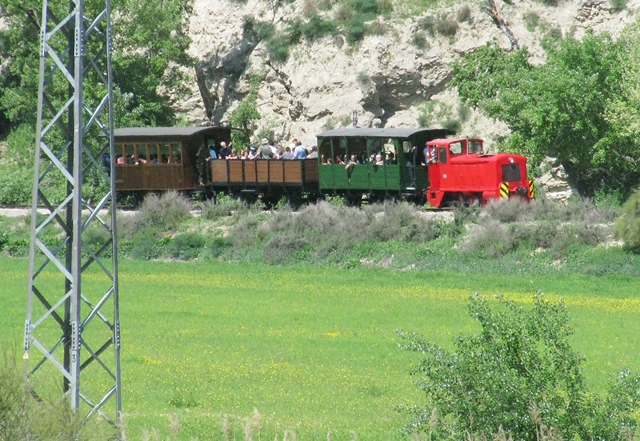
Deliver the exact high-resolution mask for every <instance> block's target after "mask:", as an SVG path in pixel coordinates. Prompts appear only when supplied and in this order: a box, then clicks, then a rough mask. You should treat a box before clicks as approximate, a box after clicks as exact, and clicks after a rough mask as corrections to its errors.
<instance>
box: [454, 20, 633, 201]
mask: <svg viewBox="0 0 640 441" xmlns="http://www.w3.org/2000/svg"><path fill="white" fill-rule="evenodd" d="M627 36H628V39H629V40H630V41H633V42H634V44H635V45H636V46H637V45H638V44H639V43H635V42H637V32H636V33H635V34H634V33H632V32H629V31H627ZM545 47H546V51H547V60H546V63H545V64H542V65H534V64H532V63H531V61H530V58H531V54H530V53H529V52H528V51H527V49H526V48H525V49H521V50H518V51H515V52H507V51H505V50H502V49H500V48H498V47H497V46H495V45H488V46H485V47H482V48H480V49H478V50H476V51H475V52H473V53H470V54H468V55H466V56H464V57H463V58H462V59H461V61H460V62H458V63H456V64H455V66H454V75H453V76H454V78H453V81H452V83H451V84H452V85H453V86H454V87H456V88H457V89H458V92H459V94H460V96H461V97H462V98H463V99H464V100H466V101H467V102H468V103H469V104H471V105H473V106H475V107H477V108H479V109H480V110H481V111H483V112H485V113H486V114H487V115H489V116H491V117H493V118H497V119H500V120H502V121H504V122H505V123H506V124H507V125H508V126H509V128H510V129H511V134H510V135H509V136H508V137H506V140H505V143H504V145H503V148H504V149H508V150H511V151H516V152H521V153H523V154H526V155H527V156H528V157H529V158H530V159H531V160H532V161H533V162H534V163H538V162H539V161H540V160H541V159H542V158H543V157H544V156H554V157H557V158H558V160H559V161H560V162H561V163H562V164H563V165H564V167H565V169H566V170H567V173H568V175H569V178H570V180H571V181H572V184H573V185H575V186H576V187H577V189H578V190H579V191H580V192H581V193H582V194H584V195H587V196H593V195H594V194H595V193H596V192H598V191H601V190H604V191H605V192H618V191H619V192H621V193H622V194H628V193H629V189H630V188H632V187H633V185H634V184H636V183H638V182H640V164H638V163H637V161H636V160H635V159H634V158H637V157H638V156H640V145H638V143H637V141H635V140H634V141H633V142H628V141H629V140H630V139H629V138H630V137H628V136H627V137H626V138H624V140H623V139H621V135H622V134H624V133H625V132H624V131H623V130H622V128H623V127H624V126H625V123H626V122H625V120H624V118H623V116H624V115H626V114H627V113H626V112H627V111H628V110H629V109H630V108H632V106H633V105H637V103H636V102H635V101H633V96H631V97H628V93H626V92H625V88H634V87H637V86H635V85H636V84H637V81H633V79H636V80H637V77H636V76H634V75H637V72H638V70H637V67H634V66H637V55H634V52H633V50H631V51H630V48H633V47H634V46H633V45H629V44H628V43H625V42H624V41H623V40H618V41H614V40H613V39H612V38H611V36H610V35H608V34H606V33H603V34H599V35H594V34H593V33H587V35H585V36H584V38H583V39H582V40H580V41H578V40H576V39H575V38H573V37H566V38H564V39H559V40H556V41H547V44H546V45H545ZM636 52H638V50H637V49H636ZM638 53H640V52H638ZM636 108H637V107H636ZM633 114H637V112H633ZM635 138H637V136H636V137H635Z"/></svg>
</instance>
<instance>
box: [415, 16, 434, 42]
mask: <svg viewBox="0 0 640 441" xmlns="http://www.w3.org/2000/svg"><path fill="white" fill-rule="evenodd" d="M418 27H419V28H420V29H424V30H425V31H426V32H427V33H428V34H429V35H430V36H432V37H434V36H435V35H436V19H435V17H433V16H431V15H427V16H426V17H422V18H420V19H419V20H418Z"/></svg>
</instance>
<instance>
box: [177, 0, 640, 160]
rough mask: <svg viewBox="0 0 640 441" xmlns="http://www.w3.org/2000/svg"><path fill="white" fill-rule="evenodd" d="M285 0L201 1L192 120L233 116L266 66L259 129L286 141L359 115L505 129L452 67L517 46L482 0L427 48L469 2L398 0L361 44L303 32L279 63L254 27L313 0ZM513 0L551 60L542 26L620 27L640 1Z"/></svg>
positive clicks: (310, 139)
mask: <svg viewBox="0 0 640 441" xmlns="http://www.w3.org/2000/svg"><path fill="white" fill-rule="evenodd" d="M275 3H276V2H273V1H269V0H247V2H246V3H242V2H240V1H237V0H236V1H231V0H216V1H211V0H194V12H193V15H192V17H191V18H190V22H189V34H190V36H191V37H192V39H193V43H192V46H191V48H190V51H191V55H193V56H194V57H196V59H197V60H199V63H198V65H197V67H196V68H195V70H194V72H193V82H192V93H191V96H190V97H188V98H186V99H184V100H182V101H180V102H176V103H175V106H176V109H177V110H178V111H179V112H180V113H182V114H183V115H184V117H185V119H186V120H187V121H189V122H190V123H193V124H195V125H207V124H220V123H221V122H223V121H225V120H228V118H229V115H230V113H231V112H232V111H233V109H235V107H236V106H237V105H238V104H239V103H240V102H241V101H242V99H243V98H244V97H245V96H246V94H247V93H248V91H249V83H248V78H249V75H250V74H258V75H260V76H261V77H262V78H264V80H263V81H262V82H261V84H260V87H259V90H258V108H259V111H260V114H261V115H262V118H261V120H260V121H259V127H258V128H257V130H256V137H258V136H260V137H262V136H264V135H265V134H268V135H269V136H271V137H272V138H273V140H274V141H275V142H276V143H281V144H283V145H284V144H285V143H288V142H289V141H290V140H291V139H292V138H294V137H296V138H301V139H302V141H303V142H304V143H305V144H306V145H314V144H315V135H316V134H317V133H319V132H321V131H323V130H326V129H329V128H334V127H335V128H337V127H347V126H351V125H352V120H353V116H354V115H355V116H356V117H357V125H358V126H359V127H401V126H414V127H415V126H419V125H420V124H419V122H422V123H426V124H423V125H428V126H434V127H440V126H442V124H443V123H444V122H445V121H447V120H458V121H460V122H461V123H462V128H461V130H460V132H459V133H460V135H462V136H479V137H483V138H485V139H487V140H488V147H489V149H491V140H492V139H494V137H495V136H497V135H504V134H505V132H506V130H507V128H506V127H505V125H504V124H501V123H499V122H495V121H491V120H488V119H487V118H484V117H483V116H481V115H479V114H477V113H476V112H475V111H474V110H473V109H466V110H465V109H462V110H461V108H460V107H459V100H458V98H457V95H456V93H455V91H450V90H447V89H446V86H447V83H448V81H449V80H450V78H451V65H452V63H453V62H454V61H455V60H456V59H458V58H459V57H460V55H461V54H463V53H466V52H469V51H472V50H474V49H475V48H477V47H479V46H482V45H485V44H486V43H488V42H496V43H497V44H499V45H501V46H503V47H505V48H506V47H509V46H510V42H509V40H508V39H507V37H506V36H505V34H504V33H503V32H502V31H501V30H500V28H498V27H497V26H496V25H495V24H494V22H493V21H492V19H491V17H490V16H489V15H488V14H487V13H486V12H484V11H483V10H482V9H481V7H480V6H479V5H477V4H476V5H470V6H469V7H470V14H469V18H468V19H467V20H465V21H462V22H460V23H458V25H459V29H458V32H457V33H456V35H455V36H454V37H444V36H440V35H438V34H436V35H434V36H430V35H429V34H428V33H427V34H426V36H427V44H426V45H425V46H424V47H423V48H420V47H418V46H416V44H414V43H413V42H412V37H413V35H414V34H415V33H416V32H419V31H421V30H420V28H419V19H420V18H421V17H425V16H427V15H430V16H432V17H436V16H438V17H439V16H442V15H446V16H448V17H450V18H451V19H453V20H455V18H456V13H457V11H458V10H459V8H461V7H462V5H463V4H462V3H461V4H457V5H455V6H449V7H443V8H441V9H438V10H430V11H425V12H424V13H423V14H422V15H421V16H413V15H410V14H406V13H403V11H402V10H401V6H402V5H401V4H399V3H398V4H396V3H397V2H394V13H393V14H392V15H391V17H389V18H387V19H384V20H383V19H381V18H380V19H379V20H380V22H379V23H378V24H377V27H378V28H380V29H386V31H385V32H384V33H383V34H382V35H374V36H367V37H365V38H364V40H363V41H362V42H360V43H358V44H357V45H355V46H351V45H349V44H348V43H347V42H346V40H345V37H344V36H342V35H337V36H331V37H325V38H322V39H319V40H316V41H313V42H307V41H305V40H304V38H303V39H302V41H301V44H299V45H296V46H293V47H291V48H290V55H289V58H288V60H287V61H286V63H284V64H276V63H273V62H270V61H269V58H268V57H267V54H266V45H265V42H264V41H260V40H259V38H258V37H256V35H255V34H256V33H255V32H254V31H252V29H251V26H250V24H251V20H253V21H254V22H256V21H260V22H270V23H273V24H274V25H275V27H276V29H280V28H281V27H282V26H283V24H282V23H283V21H284V20H287V19H290V18H293V17H303V16H304V9H305V5H306V4H307V3H308V2H305V1H304V0H296V1H295V2H293V3H288V4H286V5H284V6H279V7H276V6H274V4H275ZM508 3H509V4H508ZM508 3H507V2H496V5H497V6H498V13H499V14H500V16H501V17H502V18H503V19H505V20H506V22H507V24H508V25H509V27H510V29H511V30H512V32H513V34H514V36H515V37H516V39H517V40H518V43H519V44H520V45H521V46H527V47H528V48H530V50H531V51H532V53H533V54H534V60H533V61H537V62H540V63H542V62H544V58H543V56H544V52H543V51H542V49H541V48H540V45H539V40H540V37H541V29H543V28H544V29H546V30H548V29H552V28H554V29H558V30H560V31H561V32H562V33H563V34H566V33H569V32H571V33H573V34H574V35H575V36H577V37H580V36H582V35H584V33H585V32H586V30H587V29H593V30H594V32H600V31H608V32H611V33H613V34H614V35H616V34H617V33H619V31H620V30H621V29H622V27H623V26H624V25H625V24H626V23H627V22H629V21H631V19H632V15H633V11H635V10H636V9H637V7H638V5H639V4H640V0H632V1H630V2H629V3H628V4H627V8H626V9H625V10H623V11H620V12H618V11H615V10H614V9H613V8H612V7H611V6H610V4H609V3H608V1H607V0H560V2H559V4H558V5H557V6H544V5H542V4H541V3H539V2H536V1H534V0H518V1H514V2H508ZM306 6H308V5H306ZM332 12H333V11H330V12H329V14H330V15H331V14H332ZM532 14H533V15H535V16H536V17H537V18H538V22H539V23H540V24H544V26H542V25H538V26H537V27H535V28H534V29H529V28H530V27H531V26H529V28H527V24H526V23H525V20H524V17H526V16H527V15H528V16H529V17H531V16H532ZM247 23H249V25H247ZM429 101H432V102H431V104H430V105H429V104H428V102H429ZM463 110H465V111H464V112H463ZM463 114H464V115H463ZM463 116H464V117H463ZM259 133H260V135H258V134H259Z"/></svg>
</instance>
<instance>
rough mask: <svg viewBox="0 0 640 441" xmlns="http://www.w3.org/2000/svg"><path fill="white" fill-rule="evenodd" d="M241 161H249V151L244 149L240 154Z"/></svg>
mask: <svg viewBox="0 0 640 441" xmlns="http://www.w3.org/2000/svg"><path fill="white" fill-rule="evenodd" d="M240 159H249V150H247V149H242V151H241V152H240Z"/></svg>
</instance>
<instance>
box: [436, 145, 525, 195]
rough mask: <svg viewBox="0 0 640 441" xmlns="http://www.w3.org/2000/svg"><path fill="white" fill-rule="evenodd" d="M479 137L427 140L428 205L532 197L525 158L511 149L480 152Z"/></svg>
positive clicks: (482, 149) (482, 147)
mask: <svg viewBox="0 0 640 441" xmlns="http://www.w3.org/2000/svg"><path fill="white" fill-rule="evenodd" d="M483 143H484V141H483V140H481V139H436V140H433V141H429V142H428V143H427V149H426V150H427V158H425V159H426V160H427V162H428V170H429V187H428V188H427V191H426V193H427V200H428V202H429V204H430V205H431V206H432V207H441V206H443V205H447V204H449V203H451V202H455V201H464V202H474V201H477V202H478V203H480V204H485V203H486V202H487V201H488V200H490V199H500V198H510V197H521V198H523V199H533V198H535V188H534V186H533V181H532V180H527V159H526V158H525V157H524V156H522V155H516V154H512V153H498V154H489V153H485V152H484V145H483Z"/></svg>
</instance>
